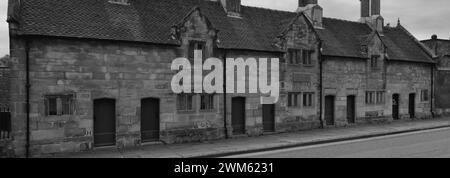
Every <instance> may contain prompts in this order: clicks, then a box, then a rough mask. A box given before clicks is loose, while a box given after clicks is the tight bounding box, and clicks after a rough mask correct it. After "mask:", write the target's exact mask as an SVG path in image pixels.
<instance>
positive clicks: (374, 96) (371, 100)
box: [366, 91, 386, 104]
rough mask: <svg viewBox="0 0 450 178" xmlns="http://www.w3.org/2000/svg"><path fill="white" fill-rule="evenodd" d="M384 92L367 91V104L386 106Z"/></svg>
mask: <svg viewBox="0 0 450 178" xmlns="http://www.w3.org/2000/svg"><path fill="white" fill-rule="evenodd" d="M385 101H386V100H385V92H384V91H367V92H366V104H384V103H385Z"/></svg>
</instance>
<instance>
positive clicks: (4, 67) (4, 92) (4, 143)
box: [0, 55, 13, 158]
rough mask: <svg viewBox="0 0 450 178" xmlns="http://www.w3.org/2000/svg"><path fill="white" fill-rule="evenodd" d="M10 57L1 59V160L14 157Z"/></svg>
mask: <svg viewBox="0 0 450 178" xmlns="http://www.w3.org/2000/svg"><path fill="white" fill-rule="evenodd" d="M9 87H10V86H9V56H8V55H6V56H4V57H2V58H0V158H1V157H7V156H10V155H13V153H12V152H13V150H12V147H11V134H10V132H11V117H10V113H9Z"/></svg>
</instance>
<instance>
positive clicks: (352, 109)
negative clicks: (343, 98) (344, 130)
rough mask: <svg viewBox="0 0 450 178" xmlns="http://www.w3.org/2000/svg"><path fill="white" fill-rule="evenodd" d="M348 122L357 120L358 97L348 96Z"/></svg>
mask: <svg viewBox="0 0 450 178" xmlns="http://www.w3.org/2000/svg"><path fill="white" fill-rule="evenodd" d="M347 122H348V123H349V124H354V123H355V122H356V97H355V96H348V97H347Z"/></svg>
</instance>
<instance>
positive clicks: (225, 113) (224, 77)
mask: <svg viewBox="0 0 450 178" xmlns="http://www.w3.org/2000/svg"><path fill="white" fill-rule="evenodd" d="M226 60H227V50H226V49H224V53H223V128H224V129H225V139H228V138H229V137H228V127H227V125H228V124H227V80H226V78H227V74H226V68H227V63H226Z"/></svg>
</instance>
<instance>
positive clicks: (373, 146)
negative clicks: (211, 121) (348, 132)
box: [226, 128, 450, 158]
mask: <svg viewBox="0 0 450 178" xmlns="http://www.w3.org/2000/svg"><path fill="white" fill-rule="evenodd" d="M449 135H450V128H441V129H432V130H425V131H417V132H408V133H403V134H395V135H388V136H381V137H373V138H366V139H357V140H350V141H343V142H334V143H327V144H319V145H311V146H304V147H296V148H287V149H280V150H272V151H264V152H256V153H249V154H240V155H232V156H228V157H226V158H450V137H449Z"/></svg>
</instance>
